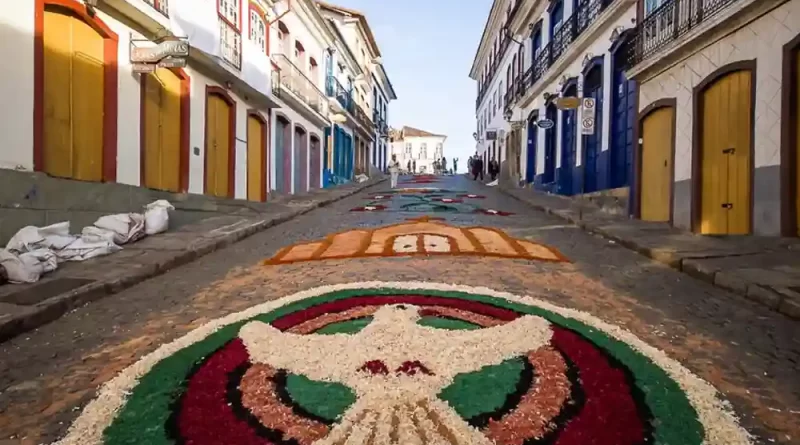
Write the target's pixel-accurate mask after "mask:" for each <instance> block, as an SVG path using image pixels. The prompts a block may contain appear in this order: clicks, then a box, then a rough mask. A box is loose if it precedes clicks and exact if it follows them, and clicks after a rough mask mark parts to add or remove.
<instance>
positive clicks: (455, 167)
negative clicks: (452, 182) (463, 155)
mask: <svg viewBox="0 0 800 445" xmlns="http://www.w3.org/2000/svg"><path fill="white" fill-rule="evenodd" d="M453 173H458V158H453Z"/></svg>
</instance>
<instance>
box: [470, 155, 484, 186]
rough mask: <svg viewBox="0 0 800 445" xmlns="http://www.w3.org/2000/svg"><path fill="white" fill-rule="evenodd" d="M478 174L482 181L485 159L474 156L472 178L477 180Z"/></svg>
mask: <svg viewBox="0 0 800 445" xmlns="http://www.w3.org/2000/svg"><path fill="white" fill-rule="evenodd" d="M478 176H480V177H481V181H483V159H481V158H474V159H472V179H474V180H475V181H477V180H478Z"/></svg>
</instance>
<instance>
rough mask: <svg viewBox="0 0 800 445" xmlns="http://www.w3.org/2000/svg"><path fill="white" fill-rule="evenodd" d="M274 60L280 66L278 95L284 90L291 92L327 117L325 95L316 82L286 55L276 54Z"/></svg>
mask: <svg viewBox="0 0 800 445" xmlns="http://www.w3.org/2000/svg"><path fill="white" fill-rule="evenodd" d="M272 59H273V61H274V62H275V64H276V65H277V66H278V72H277V74H278V82H277V86H278V90H277V94H279V95H280V93H281V92H282V91H283V90H286V91H291V92H292V94H294V95H295V96H296V97H297V98H299V99H300V100H301V101H303V102H304V103H305V104H306V105H308V106H309V107H310V108H312V109H313V110H314V111H316V112H318V113H320V114H322V115H326V109H325V104H327V101H326V99H325V95H324V94H322V91H320V90H319V88H317V87H316V85H314V82H312V81H311V79H309V78H308V77H306V75H305V74H304V73H303V71H302V70H301V69H300V68H298V67H297V66H296V65H295V64H294V63H292V61H291V60H289V58H288V57H286V56H285V55H283V54H275V55H273V56H272Z"/></svg>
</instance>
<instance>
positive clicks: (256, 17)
mask: <svg viewBox="0 0 800 445" xmlns="http://www.w3.org/2000/svg"><path fill="white" fill-rule="evenodd" d="M250 40H251V41H252V42H254V43H255V44H256V46H258V47H259V48H260V49H261V51H263V52H264V53H265V54H269V51H268V50H267V24H266V23H265V22H264V17H262V16H261V14H259V13H258V10H257V9H255V8H254V7H251V8H250Z"/></svg>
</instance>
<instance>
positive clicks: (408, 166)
mask: <svg viewBox="0 0 800 445" xmlns="http://www.w3.org/2000/svg"><path fill="white" fill-rule="evenodd" d="M406 171H407V172H408V173H411V161H410V160H409V161H408V164H406Z"/></svg>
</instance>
